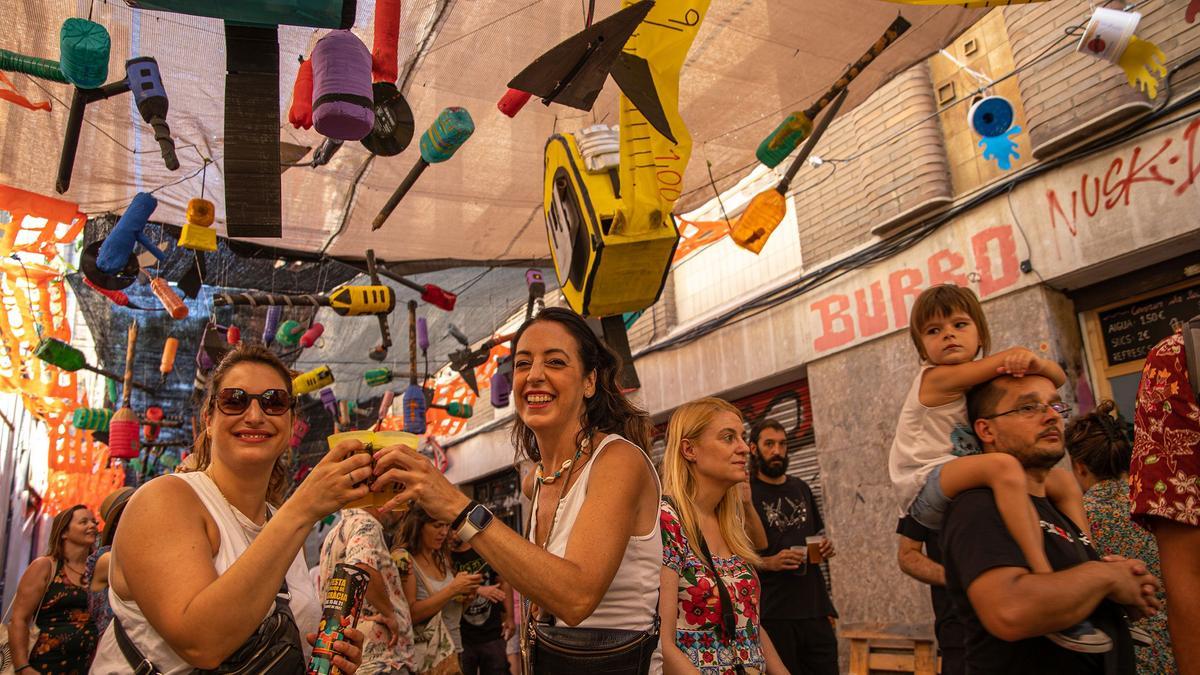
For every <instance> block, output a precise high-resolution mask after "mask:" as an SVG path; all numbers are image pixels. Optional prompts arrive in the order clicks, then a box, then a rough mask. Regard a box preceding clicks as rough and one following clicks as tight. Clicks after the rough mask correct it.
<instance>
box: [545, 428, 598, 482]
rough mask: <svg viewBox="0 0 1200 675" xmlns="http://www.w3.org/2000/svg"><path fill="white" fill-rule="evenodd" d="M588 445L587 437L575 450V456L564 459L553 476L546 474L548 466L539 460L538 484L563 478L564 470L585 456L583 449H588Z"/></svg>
mask: <svg viewBox="0 0 1200 675" xmlns="http://www.w3.org/2000/svg"><path fill="white" fill-rule="evenodd" d="M587 446H588V439H586V438H585V439H583V442H582V443H580V444H579V449H578V450H576V451H575V456H574V457H571V458H568V459H567V460H566V461H564V462H563V463H562V466H560V467H558V471H555V472H554V474H553V475H551V476H547V475H546V467H544V466H542V463H541V462H538V465H537V473H536V475H535V477H536V478H537V482H538V484H539V485H550V484H551V483H553V482H554V481H556V480H558V479H559V478H561V477H562V475H563V472H564V471H568V470H570V468H571V466H572V465H573V464H575V462H578V461H579V458H580V457H582V456H583V451H584V450H585V449H587Z"/></svg>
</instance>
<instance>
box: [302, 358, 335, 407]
mask: <svg viewBox="0 0 1200 675" xmlns="http://www.w3.org/2000/svg"><path fill="white" fill-rule="evenodd" d="M331 384H333V371H332V370H330V369H329V366H318V367H316V368H313V369H312V370H310V371H308V372H307V373H302V374H300V375H297V376H296V378H295V379H293V380H292V394H293V395H294V396H302V395H304V394H308V393H311V392H314V391H316V390H318V389H320V388H321V387H328V386H329V385H331ZM324 396H325V394H324V392H322V393H321V397H322V401H324Z"/></svg>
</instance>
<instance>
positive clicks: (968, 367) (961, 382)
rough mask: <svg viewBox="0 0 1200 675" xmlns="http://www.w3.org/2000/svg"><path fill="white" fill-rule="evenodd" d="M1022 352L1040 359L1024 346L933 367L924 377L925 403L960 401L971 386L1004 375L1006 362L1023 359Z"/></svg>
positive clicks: (922, 387)
mask: <svg viewBox="0 0 1200 675" xmlns="http://www.w3.org/2000/svg"><path fill="white" fill-rule="evenodd" d="M1020 352H1025V353H1026V354H1028V355H1029V356H1030V357H1032V358H1034V359H1036V358H1037V357H1036V356H1034V355H1033V352H1030V351H1029V350H1028V349H1025V348H1024V347H1013V348H1012V349H1006V350H1004V351H1002V352H999V353H996V354H992V355H991V356H985V357H983V358H982V359H977V360H975V361H968V362H966V363H959V364H956V365H952V366H934V367H933V368H930V369H929V370H928V371H926V372H925V376H924V377H923V378H922V379H921V394H920V397H921V403H922V404H923V405H926V406H931V407H932V406H938V405H944V404H946V403H950V402H953V401H955V400H957V399H958V398H960V397H962V396H963V395H964V394H966V393H967V392H968V391H970V389H971V387H974V386H975V385H978V384H983V383H984V382H987V381H988V380H991V379H993V378H995V377H996V376H998V375H1003V374H1004V373H1005V372H1006V371H1005V364H1006V362H1011V361H1013V360H1014V359H1015V358H1020ZM1052 379H1053V378H1052Z"/></svg>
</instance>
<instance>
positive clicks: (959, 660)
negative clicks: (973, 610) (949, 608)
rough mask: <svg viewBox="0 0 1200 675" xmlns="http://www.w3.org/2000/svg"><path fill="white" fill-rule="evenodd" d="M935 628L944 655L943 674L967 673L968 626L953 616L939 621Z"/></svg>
mask: <svg viewBox="0 0 1200 675" xmlns="http://www.w3.org/2000/svg"><path fill="white" fill-rule="evenodd" d="M934 630H935V631H936V633H937V640H938V651H939V652H940V653H941V656H942V675H966V673H967V627H966V626H965V625H964V624H963V622H961V621H959V620H958V619H957V618H956V617H953V616H951V617H949V618H947V619H945V620H943V621H941V622H939V623H938V624H937V625H936V626H935V627H934Z"/></svg>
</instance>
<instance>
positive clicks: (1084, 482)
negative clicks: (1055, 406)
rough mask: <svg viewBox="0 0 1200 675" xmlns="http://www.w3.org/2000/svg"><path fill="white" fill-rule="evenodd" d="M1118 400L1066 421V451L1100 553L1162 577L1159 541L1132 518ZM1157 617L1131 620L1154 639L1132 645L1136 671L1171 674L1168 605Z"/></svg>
mask: <svg viewBox="0 0 1200 675" xmlns="http://www.w3.org/2000/svg"><path fill="white" fill-rule="evenodd" d="M1114 410H1116V404H1114V403H1113V402H1112V401H1101V402H1100V405H1099V406H1097V407H1096V409H1095V410H1094V411H1092V412H1091V413H1089V414H1087V415H1083V416H1082V417H1078V418H1076V419H1074V420H1072V421H1071V423H1070V424H1069V425H1067V432H1066V433H1067V437H1066V439H1067V440H1066V443H1067V452H1069V453H1070V455H1071V472H1072V473H1073V474H1075V480H1076V482H1078V483H1079V487H1080V488H1081V489H1082V490H1083V492H1084V495H1083V508H1084V511H1085V512H1086V513H1087V517H1088V522H1090V523H1091V525H1092V545H1093V546H1094V547H1095V548H1096V550H1097V551H1099V552H1100V555H1105V556H1108V555H1119V556H1123V557H1126V558H1133V559H1136V560H1141V561H1142V562H1144V563H1146V567H1147V568H1149V570H1150V573H1151V574H1153V575H1154V576H1156V577H1159V578H1161V576H1162V571H1161V569H1160V567H1159V563H1158V545H1157V544H1156V543H1155V542H1154V537H1152V536H1150V533H1149V532H1147V531H1146V530H1144V529H1142V528H1141V527H1138V526H1137V525H1135V524H1134V523H1133V520H1132V519H1131V518H1130V515H1129V458H1130V455H1131V454H1132V452H1133V449H1132V446H1131V443H1130V439H1129V436H1128V433H1127V430H1126V424H1125V421H1124V420H1123V419H1121V418H1119V417H1116V418H1114V417H1113V415H1112V413H1113V411H1114ZM1162 596H1163V594H1162V592H1159V602H1162V603H1163V606H1162V609H1161V610H1160V611H1159V613H1158V614H1157V615H1155V616H1152V617H1150V618H1148V619H1143V620H1141V621H1138V622H1137V623H1135V624H1133V627H1135V628H1139V629H1142V630H1143V631H1145V632H1146V633H1147V634H1148V635H1149V636H1150V640H1151V642H1152V644H1151V645H1150V646H1149V647H1139V648H1138V649H1136V650H1135V655H1136V656H1137V672H1138V673H1139V675H1173V673H1175V672H1177V671H1176V669H1175V659H1174V657H1172V655H1171V637H1170V635H1169V634H1168V633H1167V605H1166V601H1165V599H1164V598H1163V597H1162Z"/></svg>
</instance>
